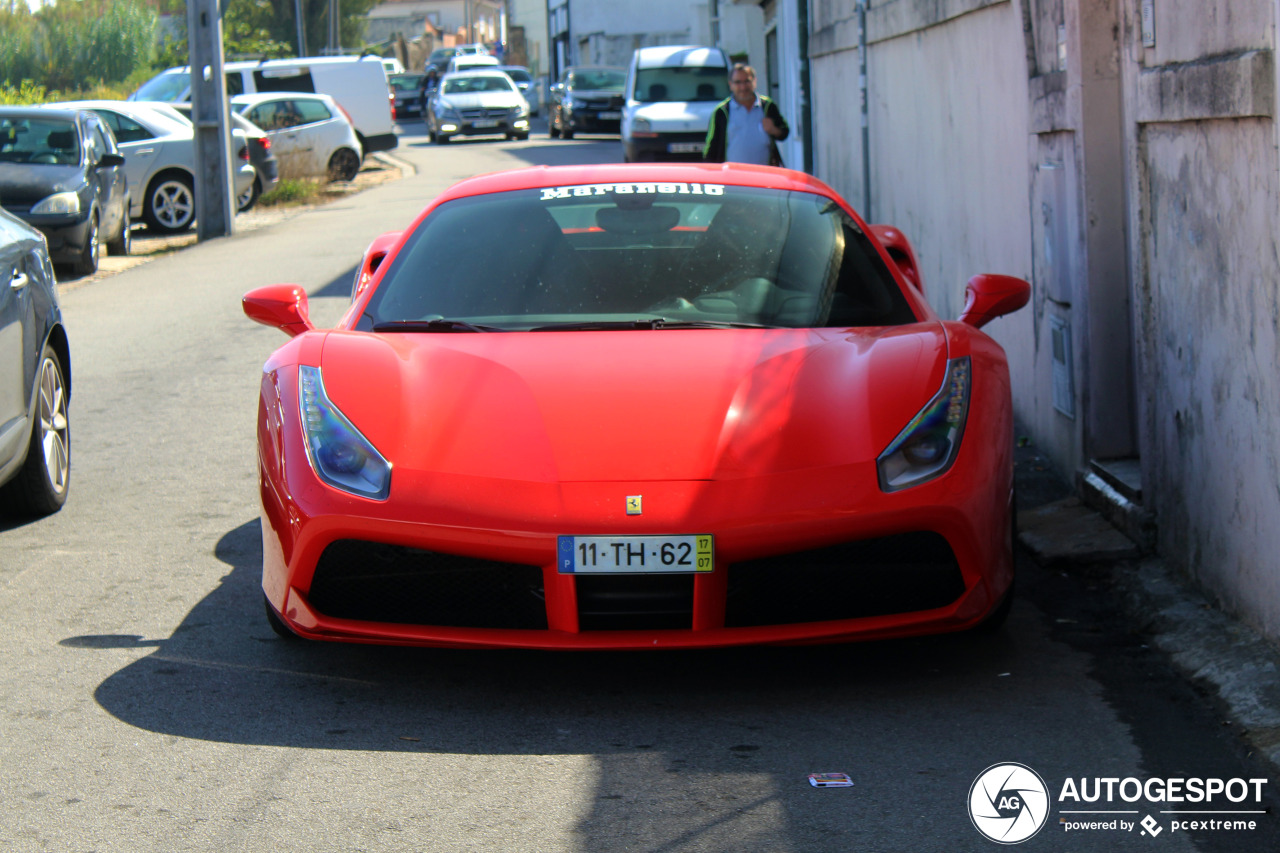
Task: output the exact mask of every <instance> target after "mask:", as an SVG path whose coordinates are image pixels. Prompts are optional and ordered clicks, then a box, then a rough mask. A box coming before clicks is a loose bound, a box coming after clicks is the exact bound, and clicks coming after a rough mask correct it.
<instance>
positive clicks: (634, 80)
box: [621, 45, 730, 163]
mask: <svg viewBox="0 0 1280 853" xmlns="http://www.w3.org/2000/svg"><path fill="white" fill-rule="evenodd" d="M729 68H730V65H729V57H728V56H727V55H725V52H724V51H723V50H721V49H720V48H718V47H700V46H697V45H675V46H663V47H641V48H637V49H636V51H635V53H634V54H632V56H631V66H630V68H629V69H628V70H627V83H626V88H625V91H624V95H625V96H626V101H625V103H624V104H623V106H622V128H621V133H622V157H623V159H624V160H626V161H627V162H628V163H636V162H641V161H646V160H701V159H702V148H703V146H704V145H705V144H706V139H707V127H708V125H710V124H711V113H712V112H714V111H715V108H716V104H718V103H720V102H721V101H723V100H724V99H725V98H727V97H729Z"/></svg>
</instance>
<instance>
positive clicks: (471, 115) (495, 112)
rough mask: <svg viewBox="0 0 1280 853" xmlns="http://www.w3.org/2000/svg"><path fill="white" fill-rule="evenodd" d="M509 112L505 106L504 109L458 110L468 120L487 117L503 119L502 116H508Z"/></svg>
mask: <svg viewBox="0 0 1280 853" xmlns="http://www.w3.org/2000/svg"><path fill="white" fill-rule="evenodd" d="M509 112H510V110H508V109H505V108H504V109H474V110H458V113H459V115H461V116H462V117H463V118H464V119H466V120H467V121H478V120H480V119H486V118H498V119H502V118H506V117H507V113H509Z"/></svg>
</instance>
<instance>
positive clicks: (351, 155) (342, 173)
mask: <svg viewBox="0 0 1280 853" xmlns="http://www.w3.org/2000/svg"><path fill="white" fill-rule="evenodd" d="M359 171H360V157H359V156H358V155H357V154H356V152H354V151H352V150H351V149H350V148H339V149H338V150H337V151H335V152H333V156H332V157H330V158H329V180H331V181H349V180H351V179H353V178H354V177H355V176H356V173H357V172H359Z"/></svg>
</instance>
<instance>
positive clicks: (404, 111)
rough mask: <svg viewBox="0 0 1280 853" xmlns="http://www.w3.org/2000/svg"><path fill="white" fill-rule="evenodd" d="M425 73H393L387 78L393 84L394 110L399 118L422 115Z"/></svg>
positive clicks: (388, 82)
mask: <svg viewBox="0 0 1280 853" xmlns="http://www.w3.org/2000/svg"><path fill="white" fill-rule="evenodd" d="M426 76H427V75H425V74H415V73H405V74H392V75H391V76H390V77H388V78H387V84H388V85H390V86H391V96H392V107H391V108H392V110H393V111H394V113H395V117H396V118H397V119H402V118H408V117H409V116H420V115H422V79H423V78H424V77H426Z"/></svg>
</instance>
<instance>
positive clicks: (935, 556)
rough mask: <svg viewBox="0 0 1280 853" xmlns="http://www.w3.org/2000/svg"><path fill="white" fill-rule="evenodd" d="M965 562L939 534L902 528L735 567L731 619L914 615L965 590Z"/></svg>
mask: <svg viewBox="0 0 1280 853" xmlns="http://www.w3.org/2000/svg"><path fill="white" fill-rule="evenodd" d="M964 589H965V587H964V579H963V577H962V576H961V574H960V566H959V564H958V563H957V562H956V557H955V554H954V553H953V552H952V550H951V546H950V545H948V544H947V540H946V539H944V538H943V537H942V536H940V535H939V534H937V533H931V532H920V533H904V534H901V535H898V536H888V537H884V538H880V539H867V540H862V541H859V542H844V543H841V544H839V545H832V546H830V547H827V548H819V549H816V550H812V551H802V552H800V553H793V554H782V555H779V556H777V557H767V558H765V559H760V560H749V561H746V562H741V563H735V564H733V565H732V566H730V567H729V594H728V599H727V603H726V611H725V625H726V626H727V627H730V628H743V627H748V626H758V625H790V624H795V623H800V622H825V621H827V620H833V619H854V618H858V617H866V616H886V615H890V614H896V613H913V612H915V611H918V610H932V609H933V608H935V607H945V606H946V605H948V604H951V603H952V602H954V601H955V600H956V599H957V598H959V597H960V596H961V595H962V594H963V593H964Z"/></svg>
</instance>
